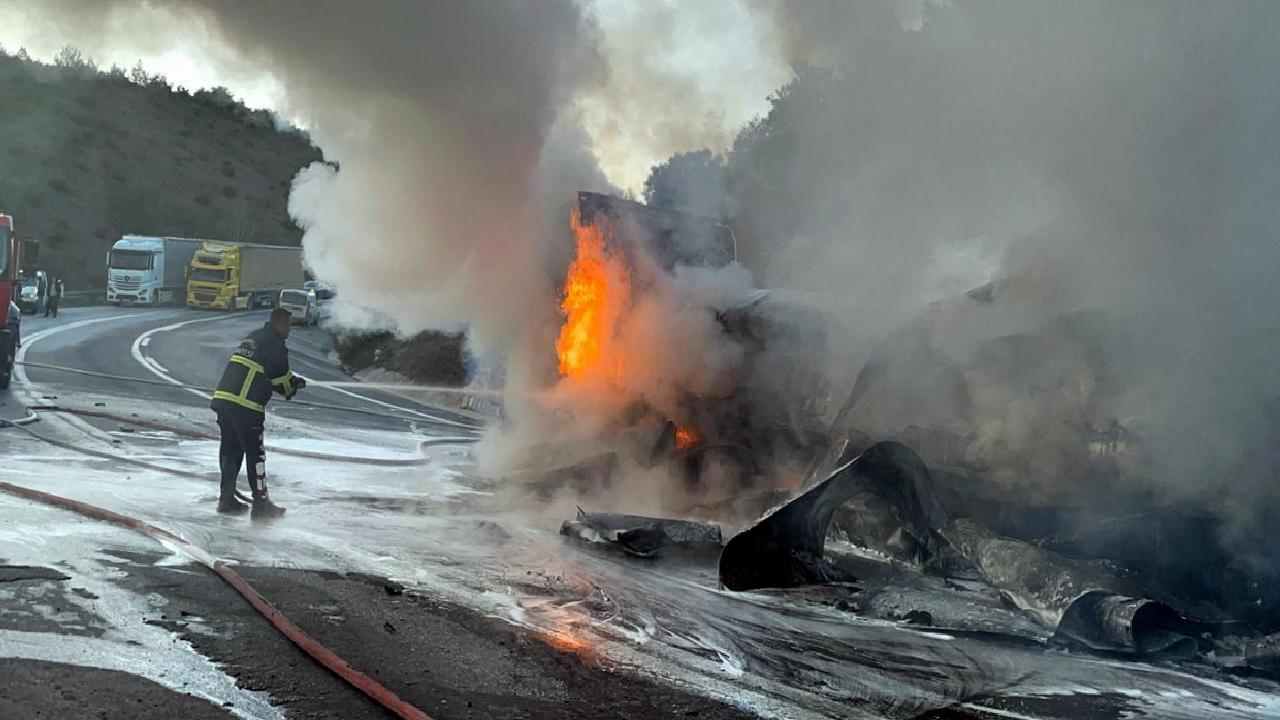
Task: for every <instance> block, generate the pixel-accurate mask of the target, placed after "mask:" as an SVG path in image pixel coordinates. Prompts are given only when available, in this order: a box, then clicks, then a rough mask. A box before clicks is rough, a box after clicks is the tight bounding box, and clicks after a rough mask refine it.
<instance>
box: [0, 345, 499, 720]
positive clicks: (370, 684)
mask: <svg viewBox="0 0 1280 720" xmlns="http://www.w3.org/2000/svg"><path fill="white" fill-rule="evenodd" d="M24 364H25V365H27V366H30V367H40V368H44V369H48V370H58V371H64V372H71V373H76V374H81V375H88V376H96V377H101V378H104V379H113V380H121V381H127V382H139V383H143V384H154V385H163V386H167V387H177V385H175V384H174V383H170V382H164V381H158V380H148V379H144V378H132V377H127V376H118V375H110V374H108V373H97V372H93V371H87V370H80V369H77V368H64V367H60V366H53V365H45V364H43V363H24ZM182 387H186V388H190V389H195V390H207V389H206V388H196V387H193V386H187V385H183V386H182ZM304 404H307V405H310V406H312V407H322V408H327V409H334V410H342V411H352V412H362V413H368V414H374V415H379V416H386V417H395V418H396V419H401V420H407V421H411V422H412V421H415V419H413V418H408V417H402V416H389V415H387V414H386V413H376V412H372V411H362V410H357V409H354V408H346V407H342V406H333V405H326V404H323V403H304ZM27 412H28V414H27V416H26V417H23V418H19V419H15V420H0V428H4V427H12V428H16V429H18V430H21V431H23V432H25V433H26V434H28V435H30V436H31V437H33V438H35V439H37V440H40V441H42V442H45V443H48V444H51V445H54V446H56V447H60V448H63V449H65V450H70V451H73V452H77V453H81V454H85V455H90V456H93V457H98V458H102V459H107V460H111V461H114V462H120V463H125V464H129V465H134V466H137V467H143V468H147V469H150V470H155V471H159V472H164V473H168V474H172V475H177V476H180V477H184V478H194V479H199V480H209V479H212V476H211V475H209V474H204V473H197V472H192V471H188V470H179V469H176V468H170V467H165V466H163V465H158V464H155V463H151V462H148V461H146V460H141V459H138V458H133V457H127V456H124V455H118V454H116V453H111V452H107V451H103V450H96V449H92V448H87V447H83V446H82V445H78V444H75V443H72V442H69V441H65V440H60V439H57V438H52V437H48V436H46V435H42V434H40V433H37V432H35V431H33V430H31V429H30V427H28V426H29V425H31V424H32V423H35V422H37V421H38V420H39V414H40V413H67V414H72V415H78V416H83V417H93V418H98V419H106V420H112V421H116V422H120V423H127V424H130V425H136V426H138V427H144V428H148V429H152V430H158V431H165V432H171V433H173V434H175V435H180V436H184V437H194V438H201V439H208V440H214V439H217V436H215V435H213V434H212V433H207V432H201V431H199V430H192V429H187V428H180V427H176V426H172V425H168V424H165V423H161V422H156V421H153V420H147V419H143V418H138V417H133V416H127V415H122V414H119V413H112V412H109V411H105V410H97V409H94V410H90V409H83V408H68V407H61V406H56V405H36V406H30V407H28V408H27ZM446 424H452V425H456V426H458V427H460V428H465V429H468V430H479V429H480V428H479V427H478V426H468V425H466V424H464V423H456V422H450V421H446ZM477 439H478V438H477V437H475V436H465V437H439V438H429V439H424V440H422V441H420V442H419V443H418V449H419V452H420V453H421V451H422V449H423V448H425V447H428V446H431V445H439V444H449V443H470V442H475V441H476V440H477ZM268 450H270V451H272V452H277V453H280V454H283V455H292V456H296V457H305V458H312V459H320V460H328V461H335V462H346V463H357V464H364V465H375V466H383V467H386V466H411V465H420V464H423V463H425V462H427V461H428V460H429V458H427V457H426V456H422V457H418V458H412V459H404V460H401V459H394V458H360V457H350V456H347V455H337V454H332V453H321V452H314V451H308V450H296V449H291V448H282V447H275V446H268ZM0 490H2V491H4V492H7V493H9V494H12V495H16V496H18V497H22V498H25V499H27V500H31V501H35V502H40V503H44V504H46V505H51V506H54V507H58V508H61V509H64V510H70V511H72V512H76V513H79V514H81V515H84V516H86V517H91V518H94V519H97V520H102V521H105V522H109V523H113V524H115V525H119V526H121V527H125V528H128V529H131V530H134V531H136V532H139V533H141V534H143V535H146V536H148V537H150V538H152V539H153V540H156V541H157V542H159V543H161V544H162V545H165V546H167V547H170V548H173V549H176V550H177V551H179V552H182V553H183V554H184V555H186V556H187V557H190V558H191V559H192V560H194V561H195V562H198V563H200V564H201V565H203V566H205V567H207V568H208V569H209V570H211V571H212V572H214V573H215V574H217V575H218V576H219V577H221V578H222V579H223V580H224V581H226V582H227V584H229V585H231V587H232V588H234V589H235V590H236V592H238V593H239V594H240V595H241V596H243V597H244V598H245V600H247V601H248V602H249V604H250V605H252V606H253V608H254V609H255V610H256V611H257V612H258V613H259V614H261V615H262V616H263V617H264V618H266V619H267V621H268V622H270V623H271V624H272V625H273V626H274V627H275V628H276V629H277V630H278V631H279V632H280V633H281V634H282V635H284V636H285V637H286V638H288V640H289V641H290V642H292V643H293V644H294V645H296V646H297V647H298V648H299V649H301V650H302V651H303V652H305V653H306V654H307V655H309V656H310V657H311V658H312V659H314V660H315V661H316V662H318V663H319V664H320V665H322V666H324V667H325V668H327V669H328V670H330V671H332V672H333V673H334V674H336V675H337V676H338V677H340V678H341V679H342V680H343V681H345V682H347V683H348V684H350V685H351V686H353V687H355V688H356V689H358V690H360V691H361V692H363V693H364V694H365V695H366V696H367V697H369V698H370V699H371V700H373V701H374V702H377V703H378V704H379V705H381V706H382V707H384V708H386V709H387V710H388V711H390V712H391V713H393V714H395V715H396V716H397V717H400V718H405V719H406V720H432V719H431V717H430V716H429V715H427V714H426V713H424V712H422V711H421V710H419V709H418V708H416V707H414V706H413V705H411V704H410V703H408V702H406V701H405V700H403V699H401V698H400V697H399V696H398V695H396V694H395V693H394V692H392V691H391V690H389V689H387V688H386V687H385V686H383V685H382V684H380V683H378V682H377V681H376V680H374V679H373V678H371V677H369V676H368V675H365V674H364V673H362V672H360V671H359V670H357V669H356V668H354V667H352V666H351V665H349V664H348V663H347V662H346V661H345V660H343V659H342V658H341V657H339V656H338V655H337V654H336V653H334V652H333V651H332V650H329V649H328V648H327V647H325V646H324V645H322V644H320V643H319V642H318V641H316V640H315V639H314V638H312V637H311V636H310V635H308V634H307V633H306V632H305V631H303V630H302V629H301V628H300V627H298V626H297V625H296V624H295V623H294V622H292V621H291V620H290V619H289V618H288V617H286V616H285V615H284V614H282V613H281V612H280V611H279V610H277V609H276V608H275V607H274V606H273V605H272V604H271V603H270V602H269V601H267V599H266V598H264V597H263V596H262V595H261V594H259V593H258V592H257V591H256V590H254V589H253V587H252V586H251V585H250V584H249V583H248V582H247V581H246V580H245V579H244V578H243V577H241V576H240V575H239V574H238V573H236V572H235V571H234V570H232V569H231V568H230V567H229V566H228V565H227V564H226V563H225V562H224V561H222V560H220V559H217V558H215V557H213V556H212V555H210V554H209V553H207V552H205V551H203V550H201V549H200V548H198V547H196V546H194V545H192V544H191V543H189V542H187V541H186V540H184V539H183V538H181V537H179V536H178V535H176V534H174V533H172V532H170V531H168V530H165V529H163V528H159V527H156V526H154V525H151V524H150V523H147V522H144V521H142V520H139V519H137V518H133V517H130V516H127V515H123V514H120V513H117V512H114V511H111V510H107V509H105V508H101V507H98V506H95V505H90V504H87V503H84V502H80V501H78V500H73V499H70V498H65V497H61V496H58V495H52V494H50V493H46V492H42V491H40V490H35V489H32V488H27V487H23V486H20V485H14V484H12V483H7V482H0Z"/></svg>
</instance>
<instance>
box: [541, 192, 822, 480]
mask: <svg viewBox="0 0 1280 720" xmlns="http://www.w3.org/2000/svg"><path fill="white" fill-rule="evenodd" d="M574 217H575V223H574V225H575V232H576V233H577V232H581V231H582V230H581V229H582V228H591V229H592V230H591V231H592V232H598V233H599V235H600V236H602V237H603V238H604V240H605V243H606V244H607V245H609V246H611V248H610V251H611V252H613V253H615V254H618V255H621V256H622V257H623V258H624V259H625V263H626V265H627V269H628V272H629V273H630V274H631V276H632V277H631V280H630V292H631V295H632V300H633V301H635V300H638V299H639V298H640V297H641V296H642V295H643V293H645V292H647V291H648V290H647V288H648V287H649V286H650V285H652V283H653V282H654V279H655V278H654V277H653V273H655V272H659V273H665V274H668V275H671V276H673V277H675V276H677V275H678V274H679V273H678V268H681V267H684V268H693V269H702V270H716V269H720V268H725V267H726V266H728V265H730V264H731V263H733V262H735V261H736V259H737V240H736V238H735V237H734V234H733V231H732V229H731V228H730V227H729V226H728V225H727V224H726V223H724V222H722V221H720V220H718V219H715V218H709V217H704V216H699V215H694V214H690V213H684V212H677V211H672V210H664V209H659V208H654V207H650V206H647V205H643V204H640V203H637V202H632V201H629V200H623V199H620V198H617V197H612V196H608V195H600V194H596V193H589V192H581V193H579V194H578V198H577V203H576V207H575V208H574ZM579 243H580V244H581V238H579ZM708 310H709V311H710V312H713V313H714V314H715V321H716V324H717V327H718V328H719V331H720V333H721V337H720V338H718V342H721V343H724V344H725V345H733V346H736V347H737V348H738V349H739V350H740V351H741V352H740V355H739V356H740V358H741V360H740V362H739V364H738V365H737V367H736V368H735V369H734V370H733V371H732V373H731V375H732V378H730V382H732V384H733V391H732V392H729V393H727V394H717V395H715V396H710V395H700V394H698V393H694V392H685V393H684V394H683V396H682V397H681V398H680V399H679V406H680V407H679V412H678V414H679V417H659V416H658V415H659V414H658V413H657V412H656V411H655V410H654V409H653V408H649V407H637V408H635V409H634V411H633V412H632V413H631V416H632V417H633V418H636V424H637V426H644V425H648V424H651V423H653V422H654V421H655V420H656V421H660V424H661V426H662V427H664V430H663V431H662V435H661V436H660V437H659V438H658V439H657V441H656V443H655V445H654V447H653V450H652V456H653V458H654V459H655V461H659V459H660V458H663V457H667V458H670V457H672V456H674V457H675V458H676V462H677V465H679V466H680V468H681V469H680V472H681V473H682V474H683V475H684V476H685V478H686V480H687V481H688V482H690V483H697V482H699V480H700V479H701V478H702V477H703V476H704V471H705V470H706V469H707V468H708V467H710V466H711V465H714V466H715V467H716V468H717V472H719V473H722V474H725V473H727V474H728V475H729V476H730V477H733V478H735V479H736V482H737V483H738V484H739V485H741V486H747V485H752V484H758V483H759V482H761V479H762V478H768V477H770V476H771V475H773V474H775V472H776V470H777V468H779V467H782V466H789V467H795V468H799V469H803V467H804V466H805V464H806V463H807V462H808V460H809V458H811V457H812V456H813V455H814V454H815V453H817V452H818V451H819V448H820V447H823V446H824V444H825V438H826V436H825V434H824V430H825V423H824V422H823V419H822V418H821V413H822V411H823V407H822V406H821V403H820V402H819V401H820V399H821V398H823V397H825V390H824V386H823V382H822V380H821V378H820V377H819V375H818V373H817V372H816V368H817V366H818V362H817V358H819V357H821V356H823V355H825V353H826V347H827V343H828V332H829V329H830V327H831V322H832V319H831V318H830V317H829V316H827V315H826V314H824V313H823V312H821V311H820V310H818V309H817V307H816V306H814V305H812V304H809V303H806V302H805V301H804V300H803V299H802V298H800V297H798V296H796V295H794V294H788V293H784V292H779V291H774V290H763V289H751V290H747V291H744V292H738V293H736V294H733V295H732V296H731V297H728V298H725V299H722V300H721V301H719V302H718V304H717V305H716V306H715V307H711V308H708ZM562 372H563V367H562ZM774 479H775V480H776V478H774Z"/></svg>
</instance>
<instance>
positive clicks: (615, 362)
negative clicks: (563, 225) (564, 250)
mask: <svg viewBox="0 0 1280 720" xmlns="http://www.w3.org/2000/svg"><path fill="white" fill-rule="evenodd" d="M569 224H570V226H571V227H572V228H573V237H574V242H575V244H576V245H577V257H575V258H574V260H573V262H572V263H571V264H570V265H569V272H568V274H567V275H566V276H565V281H564V300H563V302H561V304H560V310H561V312H562V313H563V314H564V318H565V319H564V325H563V326H561V328H560V337H559V339H557V340H556V357H557V358H558V359H559V361H560V374H561V375H562V376H564V377H572V378H583V377H589V376H603V377H605V378H613V379H616V378H618V377H621V373H622V357H621V354H620V353H618V352H616V351H615V348H614V338H615V335H616V333H617V329H618V323H619V321H620V320H621V318H622V316H623V313H625V312H626V309H627V306H628V305H629V304H630V302H631V282H630V280H629V279H628V275H627V267H626V264H625V263H624V262H623V260H622V258H621V257H619V256H618V255H617V254H615V253H613V252H610V251H609V249H608V248H607V247H606V238H607V236H608V234H609V232H610V228H609V226H608V225H607V223H603V222H600V223H599V224H591V225H583V224H582V221H581V218H580V217H579V214H578V208H577V207H576V206H575V207H574V208H573V211H572V213H571V214H570V218H569Z"/></svg>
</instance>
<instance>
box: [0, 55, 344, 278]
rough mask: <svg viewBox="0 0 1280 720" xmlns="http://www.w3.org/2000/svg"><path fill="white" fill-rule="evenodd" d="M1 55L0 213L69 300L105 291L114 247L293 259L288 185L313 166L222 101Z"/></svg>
mask: <svg viewBox="0 0 1280 720" xmlns="http://www.w3.org/2000/svg"><path fill="white" fill-rule="evenodd" d="M70 59H71V62H69V63H68V62H65V61H62V60H60V62H59V64H58V65H44V64H41V63H38V62H34V61H31V60H29V59H26V58H23V57H14V56H7V55H3V54H0V98H3V100H0V212H6V213H9V214H11V215H13V216H14V218H15V224H16V225H17V227H18V231H19V233H20V234H22V235H23V236H25V237H33V238H38V239H39V240H40V241H41V243H42V249H41V265H42V267H43V268H44V269H47V270H52V271H60V272H62V273H64V274H65V276H66V278H67V284H68V286H69V289H79V290H84V289H89V288H100V287H103V286H104V285H105V282H106V277H105V270H104V262H105V255H106V252H107V250H108V249H109V248H110V247H111V244H112V243H113V242H115V241H116V239H118V238H119V237H120V236H121V235H122V234H125V233H138V234H149V235H179V236H188V237H206V238H214V239H227V240H241V241H246V242H261V243H271V244H288V245H297V244H298V243H299V242H300V241H301V236H302V233H301V231H300V230H299V229H298V228H297V227H296V226H295V225H294V224H293V222H292V221H291V220H290V219H289V215H288V211H287V202H288V195H289V183H290V181H291V180H292V179H293V176H294V175H295V174H296V173H297V172H298V170H299V169H301V168H302V167H305V166H306V165H308V164H309V163H311V162H313V161H316V160H321V159H322V157H321V153H320V151H319V150H318V149H316V147H315V146H313V145H312V144H311V143H310V141H309V140H308V139H307V138H306V136H305V135H304V134H302V133H299V132H297V131H285V132H282V131H279V130H277V129H276V126H275V123H274V122H273V120H272V117H271V116H270V115H269V114H268V113H266V112H263V111H256V112H253V111H248V110H246V109H245V108H244V107H243V106H242V105H240V104H239V103H236V102H234V101H232V100H231V99H230V97H229V96H228V95H227V94H226V93H225V92H223V91H217V90H215V91H202V92H197V93H195V94H189V93H187V92H185V91H183V90H182V89H181V88H178V89H174V88H171V87H169V85H168V83H166V82H164V80H163V78H157V77H149V76H147V75H146V74H145V73H143V72H141V70H134V71H133V72H132V73H128V74H126V73H125V72H123V71H120V70H118V69H115V70H113V71H112V72H99V71H97V70H96V69H95V68H93V67H92V66H91V65H89V64H87V63H85V62H84V61H83V60H81V59H80V58H79V56H78V54H74V55H72V56H71V58H70Z"/></svg>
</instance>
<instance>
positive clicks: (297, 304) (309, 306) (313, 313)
mask: <svg viewBox="0 0 1280 720" xmlns="http://www.w3.org/2000/svg"><path fill="white" fill-rule="evenodd" d="M276 307H279V308H284V309H285V310H288V311H289V313H290V314H291V315H293V324H294V325H315V324H316V323H318V322H320V309H319V307H318V305H317V302H316V291H315V290H297V289H294V288H287V289H285V290H281V291H280V299H279V300H277V301H276Z"/></svg>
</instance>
